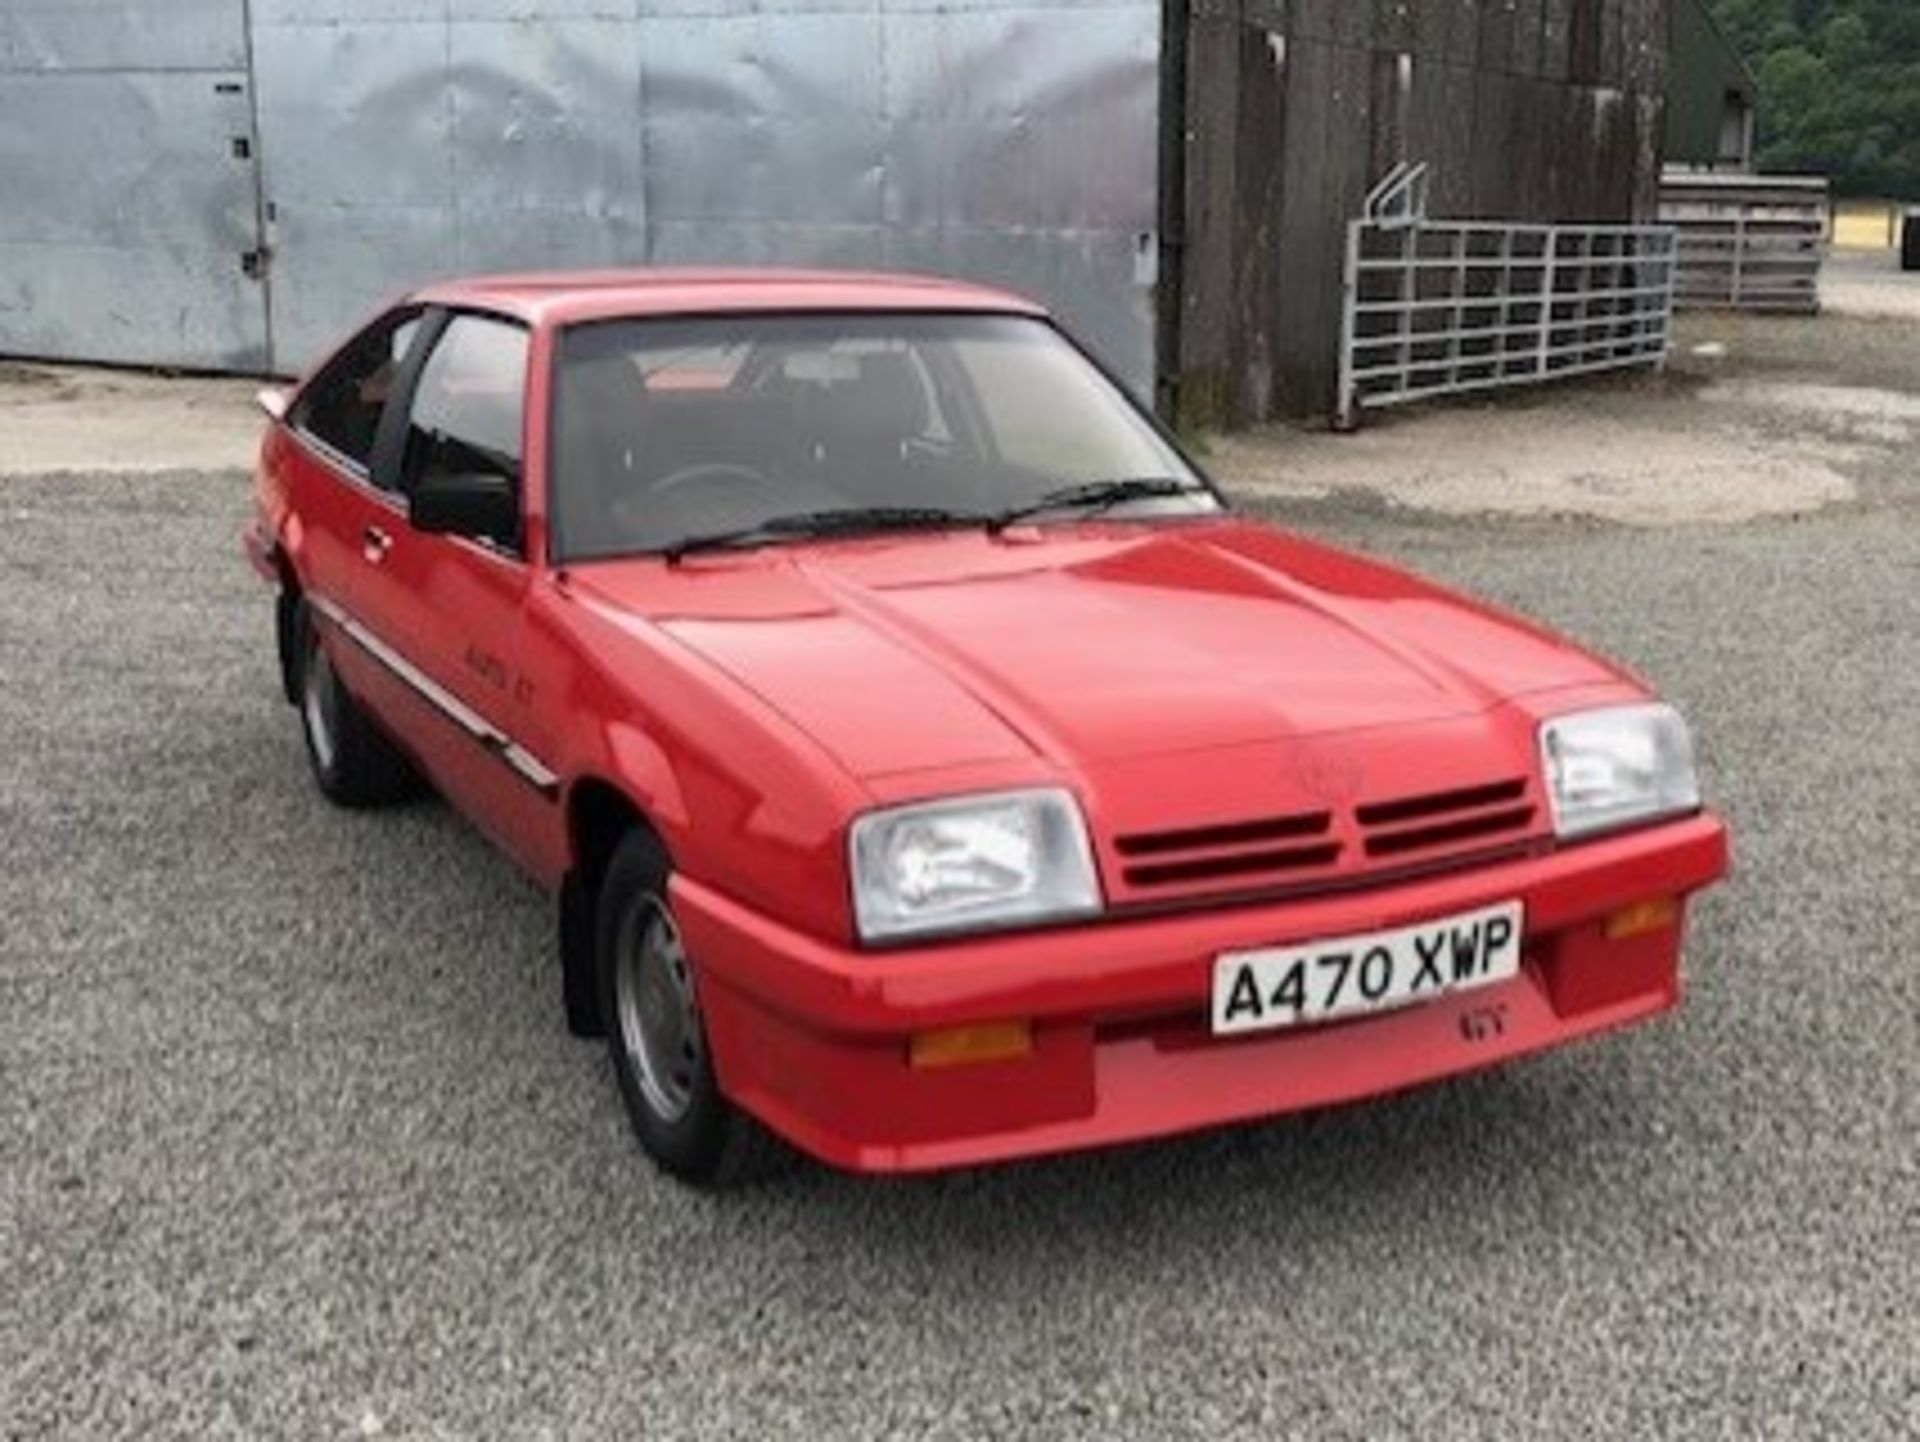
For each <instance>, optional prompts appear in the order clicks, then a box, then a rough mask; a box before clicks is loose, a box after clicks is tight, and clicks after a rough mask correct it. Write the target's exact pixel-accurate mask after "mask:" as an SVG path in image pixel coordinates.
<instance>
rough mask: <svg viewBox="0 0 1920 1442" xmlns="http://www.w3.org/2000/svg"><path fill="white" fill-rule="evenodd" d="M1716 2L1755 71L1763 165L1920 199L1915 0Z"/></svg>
mask: <svg viewBox="0 0 1920 1442" xmlns="http://www.w3.org/2000/svg"><path fill="white" fill-rule="evenodd" d="M1712 4H1713V10H1714V13H1715V15H1716V16H1717V18H1718V19H1719V21H1720V24H1721V26H1722V27H1723V28H1724V29H1725V30H1726V32H1727V34H1728V36H1729V37H1730V38H1731V39H1732V40H1733V42H1734V44H1735V45H1736V46H1738V47H1739V49H1740V51H1741V53H1742V54H1744V55H1745V56H1746V58H1747V62H1748V64H1750V65H1751V66H1752V67H1753V70H1754V74H1755V76H1756V77H1757V79H1758V80H1759V84H1760V138H1759V154H1758V157H1757V159H1758V162H1759V164H1760V165H1761V167H1762V168H1763V169H1767V170H1788V171H1808V172H1813V173H1817V174H1823V175H1826V176H1828V177H1830V178H1831V179H1832V181H1833V183H1834V188H1835V190H1836V191H1838V192H1839V193H1841V194H1843V195H1847V194H1852V195H1862V194H1871V195H1888V196H1893V197H1896V198H1902V199H1907V200H1915V201H1920V3H1916V0H1712Z"/></svg>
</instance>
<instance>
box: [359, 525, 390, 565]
mask: <svg viewBox="0 0 1920 1442" xmlns="http://www.w3.org/2000/svg"><path fill="white" fill-rule="evenodd" d="M392 549H393V537H392V536H390V535H388V534H387V533H386V532H385V531H383V530H381V529H380V527H378V526H368V527H367V528H366V530H364V531H362V532H361V533H360V554H361V555H362V556H364V557H366V558H367V560H369V561H370V562H372V563H373V564H374V565H376V566H377V565H379V564H380V563H381V562H382V561H384V560H386V558H387V552H388V551H391V550H392Z"/></svg>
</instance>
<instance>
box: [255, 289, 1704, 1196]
mask: <svg viewBox="0 0 1920 1442" xmlns="http://www.w3.org/2000/svg"><path fill="white" fill-rule="evenodd" d="M263 403H264V404H265V405H266V407H267V409H268V410H269V412H270V413H271V414H272V415H273V417H274V423H273V424H272V426H271V427H270V429H269V431H268V433H267V436H266V439H265V441H264V443H263V448H262V453H261V459H260V467H259V482H258V519H257V521H256V522H255V523H254V524H253V525H252V527H251V528H250V529H249V530H248V531H247V534H246V545H247V549H248V552H249V554H250V556H251V558H252V561H253V564H254V566H255V567H256V568H257V569H258V570H259V572H260V574H261V575H262V576H263V577H265V578H266V579H267V581H269V582H270V583H271V584H272V585H273V586H275V587H276V588H277V590H278V594H279V608H278V621H279V624H278V634H279V650H280V668H281V676H282V678H283V682H284V686H285V690H286V695H287V697H288V699H289V700H290V701H292V702H293V703H295V705H296V706H297V708H298V712H299V715H300V718H301V720H302V722H303V725H304V731H305V736H306V743H307V750H308V754H309V756H310V758H311V760H312V767H313V773H314V776H315V778H316V780H317V781H318V783H319V787H320V790H321V791H322V792H323V793H325V795H327V796H328V797H329V798H331V799H332V800H334V801H337V802H339V803H341V804H343V805H348V806H370V805H376V804H379V803H382V802H385V801H388V800H391V799H393V798H396V797H398V796H401V795H404V794H406V793H407V792H408V791H409V790H410V789H411V788H413V787H414V786H416V785H417V784H418V781H419V780H420V779H421V778H424V779H425V780H427V781H429V782H431V784H432V785H433V786H434V787H435V788H436V789H437V790H439V791H440V792H441V793H443V794H444V795H445V796H447V797H448V798H450V799H451V800H452V801H453V803H454V804H455V805H456V806H457V807H458V808H459V809H460V810H462V811H463V812H465V813H466V814H467V815H468V816H469V817H471V818H472V820H473V821H474V822H475V823H476V824H477V825H479V826H480V827H481V828H482V829H483V830H484V831H485V832H486V833H487V834H488V835H489V836H491V837H492V838H493V839H494V840H495V841H496V842H497V843H498V844H499V845H500V846H502V847H503V848H505V850H506V851H507V852H508V853H510V854H511V855H512V856H513V857H514V858H515V859H516V860H517V861H518V862H519V863H520V864H521V865H522V866H524V867H525V868H526V869H527V870H528V871H529V872H530V873H532V875H534V876H535V877H536V878H538V879H539V880H540V881H541V882H542V883H544V884H545V885H546V886H547V887H549V888H551V890H552V891H553V893H554V894H555V895H556V897H557V915H558V933H559V945H558V952H559V971H560V978H559V979H560V983H561V991H562V995H563V996H564V999H565V1005H566V1012H567V1017H568V1020H569V1022H570V1024H571V1025H572V1026H573V1028H574V1029H575V1030H576V1031H578V1032H581V1033H586V1034H593V1033H599V1032H604V1033H605V1034H606V1035H607V1036H608V1038H609V1039H610V1050H611V1052H612V1059H613V1066H614V1070H615V1073H616V1075H617V1077H618V1079H619V1084H620V1088H621V1091H622V1093H623V1094H624V1097H625V1100H626V1104H627V1106H628V1108H629V1110H630V1112H631V1115H632V1119H633V1124H634V1128H635V1130H636V1132H637V1133H638V1135H639V1138H640V1141H641V1143H642V1145H643V1146H644V1147H645V1148H646V1150H647V1151H648V1152H649V1153H651V1154H652V1155H653V1157H654V1158H655V1159H656V1160H657V1161H658V1162H659V1164H660V1165H661V1166H663V1167H664V1168H666V1169H667V1170H668V1171H670V1172H672V1173H674V1174H676V1175H679V1176H681V1177H684V1178H688V1179H691V1180H695V1181H714V1180H718V1179H721V1178H723V1177H725V1176H727V1175H729V1174H731V1173H733V1171H734V1170H735V1168H736V1167H737V1166H738V1164H739V1162H740V1160H741V1158H742V1157H743V1156H745V1155H746V1154H747V1153H748V1151H749V1149H750V1147H751V1146H752V1145H753V1144H754V1142H755V1139H756V1138H759V1139H760V1140H764V1135H763V1134H762V1133H760V1132H758V1130H757V1129H756V1126H755V1123H756V1122H757V1123H760V1124H764V1126H765V1127H766V1128H767V1129H770V1130H771V1131H772V1132H774V1133H777V1134H778V1135H779V1136H781V1137H784V1138H785V1139H786V1140H787V1141H789V1142H791V1143H792V1144H794V1145H795V1146H797V1147H799V1148H800V1149H801V1150H803V1151H805V1152H808V1153H811V1154H812V1155H813V1156H815V1157H818V1158H821V1159H823V1160H825V1161H827V1162H830V1163H833V1164H836V1165H838V1166H842V1167H847V1168H853V1169H856V1170H862V1171H916V1170H924V1169H931V1168H939V1167H947V1166H954V1165H961V1164H970V1163H978V1162H985V1161H991V1160H997V1159H1002V1158H1009V1157H1017V1156H1027V1155H1032V1154H1035V1153H1045V1152H1058V1151H1063V1150H1067V1149H1071V1148H1077V1147H1087V1146H1095V1145H1100V1144H1105V1143H1110V1142H1119V1141H1125V1140H1130V1139H1134V1138H1143V1137H1155V1136H1163V1135H1167V1134H1169V1133H1175V1132H1181V1131H1186V1130H1189V1129H1192V1128H1197V1127H1206V1126H1214V1125H1218V1124H1221V1123H1228V1122H1237V1121H1242V1120H1245V1119H1249V1118H1255V1117H1267V1116H1273V1115H1275V1114H1278V1113H1282V1112H1289V1111H1294V1110H1296V1109H1299V1108H1303V1107H1315V1106H1321V1105H1325V1104H1327V1103H1332V1102H1341V1101H1347V1100H1351V1099H1354V1098H1359V1097H1369V1096H1376V1095H1378V1094H1380V1093H1383V1092H1388V1091H1392V1090H1394V1089H1396V1088H1400V1087H1406V1086H1411V1085H1414V1084H1416V1083H1421V1082H1426V1081H1431V1080H1433V1079H1435V1078H1437V1077H1443V1076H1448V1075H1451V1074H1453V1073H1457V1072H1461V1071H1465V1070H1468V1069H1470V1068H1475V1067H1482V1066H1486V1065H1487V1064H1489V1063H1493V1062H1499V1061H1504V1060H1506V1059H1507V1058H1510V1057H1514V1056H1518V1055H1520V1054H1522V1053H1525V1052H1532V1051H1537V1050H1539V1049H1540V1048H1543V1047H1548V1046H1553V1045H1556V1044H1558V1043H1560V1042H1564V1041H1570V1040H1572V1039H1573V1038H1576V1037H1581V1036H1585V1035H1588V1034H1590V1033H1593V1032H1598V1031H1602V1030H1606V1029H1608V1028H1611V1027H1617V1026H1621V1025H1624V1024H1626V1023H1629V1022H1635V1021H1639V1020H1641V1019H1643V1018H1646V1017H1649V1016H1652V1015H1654V1014H1655V1013H1657V1012H1661V1011H1664V1010H1665V1009H1667V1008H1668V1007H1670V1006H1672V1005H1673V1004H1674V1003H1675V1001H1676V1000H1677V997H1678V994H1679V980H1678V963H1679V956H1680V942H1681V930H1682V922H1683V918H1684V911H1685V907H1686V902H1687V898H1688V897H1689V896H1690V895H1691V894H1692V893H1693V892H1695V891H1697V890H1699V889H1700V888H1701V887H1704V886H1706V885H1707V884H1708V883H1710V882H1712V881H1714V880H1715V879H1716V878H1718V877H1719V876H1720V875H1721V874H1722V873H1723V872H1724V870H1725V868H1726V864H1727V851H1726V836H1725V833H1724V830H1723V828H1722V826H1721V824H1720V822H1719V821H1717V820H1716V819H1714V818H1713V817H1712V816H1711V815H1709V814H1707V813H1706V812H1704V811H1703V810H1702V809H1701V804H1700V796H1699V791H1698V787H1697V784H1696V781H1695V777H1694V767H1693V761H1692V756H1691V749H1690V743H1689V740H1688V734H1687V730H1686V727H1685V725H1684V723H1683V722H1682V721H1681V719H1680V717H1679V716H1678V715H1677V714H1676V713H1675V712H1674V711H1673V710H1672V709H1671V708H1669V707H1667V706H1664V705H1661V704H1659V703H1657V702H1656V701H1654V700H1653V699H1652V698H1651V697H1650V696H1649V694H1648V692H1647V690H1646V689H1645V688H1644V687H1643V686H1641V685H1640V684H1639V683H1637V682H1636V681H1634V680H1633V679H1632V678H1630V677H1629V676H1627V675H1625V674H1623V673H1622V672H1621V671H1620V670H1618V669H1617V668H1615V667H1613V666H1611V665H1608V664H1606V663H1605V662H1602V661H1598V660H1595V659H1594V658H1593V657H1591V656H1589V655H1586V654H1585V653H1583V652H1581V651H1579V650H1577V649H1575V648H1574V647H1572V646H1570V645H1568V644H1567V643H1566V642H1564V641H1562V640H1559V639H1557V638H1556V637H1554V636H1552V635H1549V634H1548V633H1546V632H1544V631H1542V630H1540V629H1538V628H1536V627H1533V626H1530V625H1527V624H1525V623H1523V622H1521V621H1518V620H1515V619H1513V618H1512V617H1509V616H1505V615H1501V614H1499V613H1497V612H1495V611H1492V610H1489V609H1488V608H1486V607H1484V606H1481V605H1477V604H1475V603H1473V602H1470V601H1466V600H1463V599H1461V598H1459V597H1457V596H1453V595H1449V594H1447V593H1446V592H1444V591H1441V590H1439V589H1437V588H1435V587H1433V586H1431V585H1428V584H1426V583H1424V582H1422V581H1418V580H1415V579H1413V578H1412V577H1409V576H1407V575H1404V574H1401V573H1400V572H1397V571H1394V570H1392V569H1389V568H1388V567H1386V566H1382V565H1379V564H1376V563H1374V562H1372V561H1367V560H1363V559H1361V558H1359V557H1356V556H1352V555H1348V554H1345V553H1343V552H1340V551H1336V550H1332V549H1329V548H1328V547H1325V546H1321V545H1317V544H1315V543H1314V542H1312V541H1309V540H1306V539H1303V538H1301V537H1298V536H1294V535H1290V534H1287V533H1285V532H1282V531H1278V530H1275V529H1273V528H1270V527H1268V526H1264V525H1260V524H1257V523H1255V522H1253V521H1250V520H1246V519H1243V518H1241V517H1239V516H1236V515H1235V514H1234V513H1233V511H1232V509H1231V507H1230V506H1229V505H1228V504H1227V503H1226V502H1225V501H1224V500H1223V499H1222V498H1221V496H1220V495H1219V494H1218V493H1217V492H1216V491H1215V490H1214V489H1213V487H1212V486H1211V485H1210V484H1209V483H1208V482H1207V480H1206V479H1205V477H1203V476H1202V475H1201V474H1200V472H1199V470H1198V469H1197V468H1196V467H1195V466H1194V464H1193V463H1192V462H1191V461H1190V460H1188V459H1187V458H1186V457H1185V456H1183V455H1182V454H1181V452H1180V450H1179V448H1178V447H1177V446H1176V445H1175V444H1174V442H1173V441H1172V440H1171V439H1170V438H1169V437H1168V436H1167V435H1166V434H1165V432H1163V431H1162V430H1161V429H1160V428H1159V427H1158V426H1157V425H1156V424H1155V423H1154V421H1153V420H1152V419H1151V418H1149V417H1148V416H1147V415H1146V414H1144V413H1143V412H1142V411H1141V410H1140V409H1139V408H1138V407H1136V405H1135V404H1134V403H1133V402H1132V401H1131V400H1130V399H1129V398H1128V396H1127V394H1126V393H1125V392H1124V391H1123V390H1122V389H1121V387H1120V386H1118V385H1116V384H1115V383H1114V382H1113V381H1112V380H1110V379H1109V378H1108V377H1107V376H1106V375H1105V374H1104V373H1103V372H1102V371H1101V370H1100V369H1099V368H1098V367H1097V366H1096V365H1095V364H1093V363H1092V362H1091V361H1090V360H1089V359H1088V358H1087V357H1086V355H1085V354H1083V353H1082V352H1081V351H1080V350H1079V349H1078V348H1076V346H1075V345H1074V344H1073V343H1072V342H1071V341H1070V340H1069V339H1067V338H1066V337H1065V336H1064V335H1063V334H1062V333H1061V331H1060V330H1059V329H1058V328H1056V326H1055V325H1054V324H1053V323H1052V322H1051V321H1049V319H1048V318H1047V316H1046V315H1045V314H1044V313H1043V312H1042V311H1041V310H1040V309H1039V308H1038V307H1037V306H1034V305H1032V304H1030V303H1028V302H1026V301H1024V300H1020V299H1017V298H1015V297H1012V296H1008V295H1002V294H996V293H994V292H991V291H987V290H982V289H977V288H974V287H971V286H963V285H958V284H952V283H948V282H944V281H936V280H924V279H912V278H906V277H888V276H856V275H845V274H812V273H791V272H710V273H707V272H701V273H696V272H665V271H662V272H637V271H636V272H621V273H603V274H571V275H530V276H518V277H508V278H493V279H480V280H470V281H464V282H459V283H454V284H447V285H440V286H434V287H432V288H430V289H427V290H424V291H421V292H419V293H418V294H416V295H413V296H411V297H409V298H408V299H406V300H405V301H403V302H401V303H399V304H397V305H395V306H393V307H392V308H391V309H389V310H387V311H386V312H385V313H384V314H382V315H381V316H380V317H379V318H378V319H376V320H374V321H373V322H372V323H371V324H369V325H367V326H366V327H365V328H364V329H362V330H361V331H360V332H359V333H358V334H357V335H355V336H354V337H353V338H352V339H351V340H349V341H347V343H346V344H345V345H344V346H342V347H341V349H340V350H339V351H338V352H337V353H336V354H335V355H334V356H333V357H332V358H331V359H330V360H328V361H327V362H326V363H325V364H323V365H321V366H320V367H319V368H318V369H317V371H316V372H315V373H314V374H313V375H311V376H310V377H309V378H308V379H306V380H305V381H304V382H302V383H301V384H300V385H298V386H297V387H295V388H294V389H293V391H292V392H291V394H290V395H283V394H281V393H277V392H274V393H267V394H265V395H263Z"/></svg>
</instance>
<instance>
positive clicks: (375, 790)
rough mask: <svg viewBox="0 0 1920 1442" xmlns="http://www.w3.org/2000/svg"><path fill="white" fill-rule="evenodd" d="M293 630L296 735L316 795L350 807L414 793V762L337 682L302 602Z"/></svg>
mask: <svg viewBox="0 0 1920 1442" xmlns="http://www.w3.org/2000/svg"><path fill="white" fill-rule="evenodd" d="M292 631H293V635H294V637H295V641H296V646H297V648H298V649H297V651H296V653H295V654H296V656H297V657H298V660H299V668H298V675H297V678H296V679H297V681H298V687H299V689H298V694H297V697H296V704H297V705H298V707H299V711H300V734H301V735H302V736H303V737H305V739H306V743H307V760H308V761H309V762H311V763H312V765H313V779H314V781H315V783H316V784H317V785H318V786H319V787H320V792H321V794H322V795H324V796H325V797H326V798H327V799H328V800H329V801H332V802H334V803H335V804H336V805H340V806H350V807H354V808H361V807H370V806H386V805H390V804H391V803H393V802H395V801H403V800H405V799H406V798H408V797H410V796H412V795H414V794H416V793H417V792H418V791H419V789H420V782H419V778H418V776H417V775H416V774H415V772H414V770H413V767H412V766H411V765H410V764H409V763H408V761H407V758H406V757H404V756H402V755H401V754H400V752H399V751H397V750H396V749H395V748H394V745H393V743H392V742H391V741H389V740H388V739H387V738H386V736H385V734H384V733H382V732H381V730H380V728H379V726H378V725H377V724H375V722H374V720H373V718H372V717H371V716H369V715H367V713H366V712H365V711H364V710H362V709H361V706H360V703H359V702H357V701H355V700H354V699H353V696H352V694H351V693H350V692H349V691H348V690H347V688H346V687H345V686H344V685H343V684H342V683H341V681H340V677H339V675H338V674H337V673H336V672H335V671H334V669H333V659H332V657H330V656H329V655H328V654H327V648H326V647H325V646H324V645H322V644H321V642H320V633H319V631H318V629H317V628H316V627H315V626H314V624H313V614H312V612H311V611H309V610H308V609H307V605H306V603H305V602H304V601H300V602H296V603H295V606H294V611H293V622H292Z"/></svg>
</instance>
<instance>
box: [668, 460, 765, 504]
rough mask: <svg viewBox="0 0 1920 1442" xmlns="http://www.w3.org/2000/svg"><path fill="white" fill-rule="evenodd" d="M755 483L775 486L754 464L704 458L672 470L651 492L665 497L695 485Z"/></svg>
mask: <svg viewBox="0 0 1920 1442" xmlns="http://www.w3.org/2000/svg"><path fill="white" fill-rule="evenodd" d="M703 485H706V486H755V487H758V488H759V489H760V490H763V491H771V490H773V489H774V485H773V482H772V480H770V479H769V478H768V476H767V474H766V472H765V471H759V470H755V469H754V468H753V467H752V466H746V465H740V464H738V463H736V462H733V461H700V462H697V463H696V464H694V465H691V466H682V467H681V468H680V469H679V470H677V471H672V472H669V473H668V474H667V475H664V476H662V477H661V478H660V479H659V480H657V481H655V482H654V483H653V484H652V485H650V486H648V487H647V494H648V495H649V496H655V497H661V496H667V495H670V494H672V493H673V492H674V491H679V490H686V489H688V488H689V487H692V486H703Z"/></svg>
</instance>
